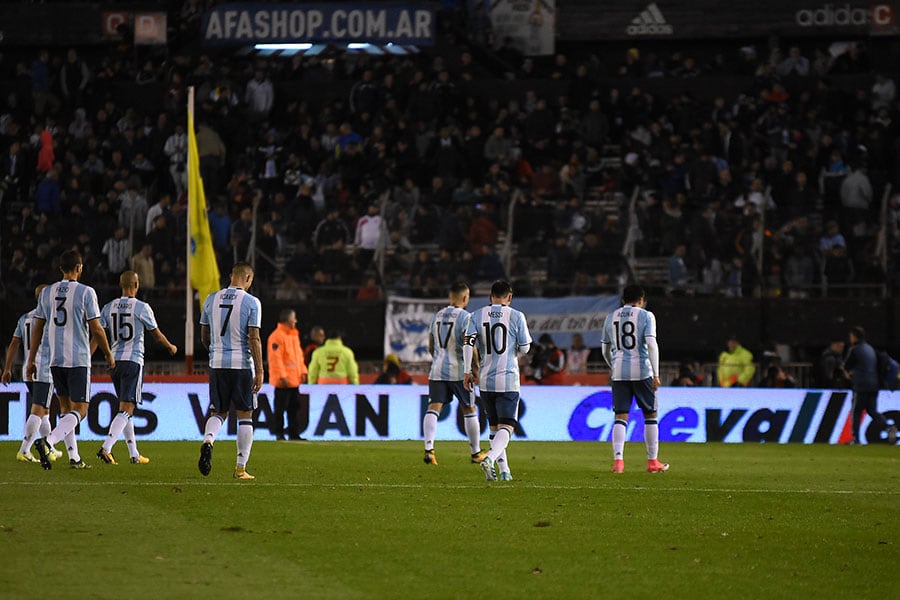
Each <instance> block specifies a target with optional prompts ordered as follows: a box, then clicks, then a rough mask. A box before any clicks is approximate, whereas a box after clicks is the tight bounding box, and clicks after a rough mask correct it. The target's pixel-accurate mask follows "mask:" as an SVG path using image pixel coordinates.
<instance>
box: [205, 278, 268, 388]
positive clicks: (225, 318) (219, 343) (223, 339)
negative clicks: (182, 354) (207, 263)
mask: <svg viewBox="0 0 900 600" xmlns="http://www.w3.org/2000/svg"><path fill="white" fill-rule="evenodd" d="M261 321H262V306H261V305H260V303H259V299H257V298H256V296H253V295H252V294H249V293H247V292H245V291H244V290H242V289H241V288H234V287H228V288H225V289H224V290H219V291H218V292H214V293H212V294H210V295H209V296H207V297H206V301H205V302H204V303H203V310H202V311H201V313H200V324H201V325H209V338H210V343H209V366H210V368H212V369H251V370H252V369H253V358H252V357H251V355H250V339H249V337H248V335H247V333H248V329H249V328H250V327H256V328H257V329H259V326H260V322H261Z"/></svg>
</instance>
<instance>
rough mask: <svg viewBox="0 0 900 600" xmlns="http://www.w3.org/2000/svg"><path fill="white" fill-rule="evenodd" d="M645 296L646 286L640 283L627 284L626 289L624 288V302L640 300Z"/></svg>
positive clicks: (629, 302)
mask: <svg viewBox="0 0 900 600" xmlns="http://www.w3.org/2000/svg"><path fill="white" fill-rule="evenodd" d="M644 297H645V295H644V288H642V287H641V286H639V285H626V286H625V289H624V290H622V304H631V303H632V302H639V301H640V300H641V298H644Z"/></svg>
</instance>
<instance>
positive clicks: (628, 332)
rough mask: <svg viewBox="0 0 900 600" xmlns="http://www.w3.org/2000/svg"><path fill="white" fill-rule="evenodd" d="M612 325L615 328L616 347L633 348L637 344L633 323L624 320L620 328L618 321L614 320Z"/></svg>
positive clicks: (620, 348)
mask: <svg viewBox="0 0 900 600" xmlns="http://www.w3.org/2000/svg"><path fill="white" fill-rule="evenodd" d="M613 326H614V327H615V328H616V346H617V347H618V349H619V350H622V349H623V348H624V349H625V350H634V349H635V347H636V346H637V336H635V335H634V323H633V322H631V321H625V322H623V323H622V327H621V329H620V328H619V322H618V321H615V322H614V323H613Z"/></svg>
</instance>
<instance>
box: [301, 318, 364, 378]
mask: <svg viewBox="0 0 900 600" xmlns="http://www.w3.org/2000/svg"><path fill="white" fill-rule="evenodd" d="M309 383H322V384H327V383H352V384H354V385H359V365H357V364H356V356H354V354H353V350H351V349H350V348H348V347H347V346H345V345H344V340H343V335H342V334H341V332H339V331H336V332H334V333H332V334H331V337H329V338H328V339H326V340H325V343H324V344H322V345H321V346H319V347H318V348H317V349H316V351H315V352H314V353H313V355H312V358H311V359H310V361H309Z"/></svg>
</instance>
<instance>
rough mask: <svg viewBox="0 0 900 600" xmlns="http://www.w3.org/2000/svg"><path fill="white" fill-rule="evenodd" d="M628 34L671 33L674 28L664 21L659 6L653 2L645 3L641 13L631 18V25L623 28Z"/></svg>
mask: <svg viewBox="0 0 900 600" xmlns="http://www.w3.org/2000/svg"><path fill="white" fill-rule="evenodd" d="M625 33H627V34H628V35H672V34H673V33H674V29H673V28H672V26H671V25H669V24H668V23H667V22H666V18H665V17H664V16H663V14H662V12H661V11H660V10H659V7H658V6H656V3H655V2H651V3H650V4H648V5H647V8H645V9H644V10H643V11H641V14H639V15H638V16H636V17H635V18H634V19H632V20H631V25H629V26H628V27H626V28H625Z"/></svg>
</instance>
